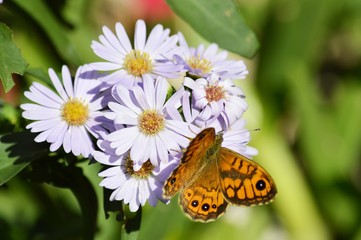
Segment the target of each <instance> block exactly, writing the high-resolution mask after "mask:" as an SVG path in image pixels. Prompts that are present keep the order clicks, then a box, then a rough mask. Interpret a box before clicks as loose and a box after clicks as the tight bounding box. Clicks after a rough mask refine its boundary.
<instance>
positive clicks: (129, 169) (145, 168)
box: [125, 155, 154, 178]
mask: <svg viewBox="0 0 361 240" xmlns="http://www.w3.org/2000/svg"><path fill="white" fill-rule="evenodd" d="M133 165H134V162H133V161H132V160H131V159H130V157H129V155H128V157H127V159H126V160H125V171H126V173H128V174H129V175H131V176H132V177H136V178H148V177H149V176H150V175H151V174H152V171H153V169H154V166H153V165H152V164H151V162H150V161H149V160H148V161H146V162H145V163H143V165H142V167H141V168H140V169H139V170H138V171H135V170H134V168H133Z"/></svg>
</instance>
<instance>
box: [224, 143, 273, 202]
mask: <svg viewBox="0 0 361 240" xmlns="http://www.w3.org/2000/svg"><path fill="white" fill-rule="evenodd" d="M218 166H219V176H220V179H221V180H220V182H221V189H222V192H223V194H224V197H225V198H226V199H227V201H229V202H230V203H232V204H236V205H244V206H251V205H258V204H266V203H269V202H270V201H272V200H273V199H274V198H275V196H276V194H277V189H276V185H275V184H274V181H273V179H272V177H271V176H270V175H269V174H268V173H267V172H266V170H265V169H264V168H262V167H261V166H260V165H259V164H257V163H256V162H254V161H252V160H250V159H248V158H246V157H245V156H242V155H241V154H239V153H236V152H234V151H232V150H230V149H228V148H221V154H220V158H219V161H218Z"/></svg>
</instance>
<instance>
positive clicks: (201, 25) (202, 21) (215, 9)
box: [166, 0, 259, 58]
mask: <svg viewBox="0 0 361 240" xmlns="http://www.w3.org/2000/svg"><path fill="white" fill-rule="evenodd" d="M166 1H167V3H168V4H169V6H170V7H171V8H172V9H173V11H174V12H175V13H176V14H177V15H178V16H180V17H181V18H182V19H184V20H185V21H186V22H188V23H189V24H190V25H191V26H192V27H193V28H194V29H195V30H196V31H197V32H198V33H200V34H201V35H202V36H203V37H205V38H206V39H207V40H209V41H210V42H216V43H217V44H219V46H220V47H222V48H224V49H227V50H230V51H232V52H235V53H238V54H239V55H241V56H244V57H248V58H250V57H252V56H253V55H254V54H255V52H256V50H257V49H258V45H259V44H258V41H257V39H256V36H255V34H254V33H253V32H252V31H251V30H250V29H249V28H248V26H247V25H246V23H245V21H244V19H243V16H242V15H241V13H240V11H239V9H238V8H237V6H236V5H235V3H234V2H232V1H231V0H224V1H220V0H182V1H179V0H166Z"/></svg>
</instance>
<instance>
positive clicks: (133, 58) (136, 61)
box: [123, 50, 153, 77]
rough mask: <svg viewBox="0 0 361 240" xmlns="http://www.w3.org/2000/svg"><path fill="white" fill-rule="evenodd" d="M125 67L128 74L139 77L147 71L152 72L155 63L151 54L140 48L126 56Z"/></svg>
mask: <svg viewBox="0 0 361 240" xmlns="http://www.w3.org/2000/svg"><path fill="white" fill-rule="evenodd" d="M123 67H124V69H125V70H126V71H127V72H128V74H130V75H133V76H137V77H140V76H142V75H143V74H145V73H150V72H151V71H152V70H153V64H152V60H151V58H150V56H149V54H148V53H146V52H141V51H139V50H132V51H131V52H130V53H129V54H127V56H125V59H124V63H123Z"/></svg>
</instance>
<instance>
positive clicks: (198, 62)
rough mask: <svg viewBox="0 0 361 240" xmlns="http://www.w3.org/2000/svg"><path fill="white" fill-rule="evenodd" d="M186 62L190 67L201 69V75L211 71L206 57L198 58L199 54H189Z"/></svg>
mask: <svg viewBox="0 0 361 240" xmlns="http://www.w3.org/2000/svg"><path fill="white" fill-rule="evenodd" d="M187 63H188V65H189V66H190V67H191V68H192V69H197V70H199V71H201V75H205V74H209V73H211V70H212V63H211V62H210V61H208V60H207V59H204V58H199V56H191V57H190V58H188V60H187Z"/></svg>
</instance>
